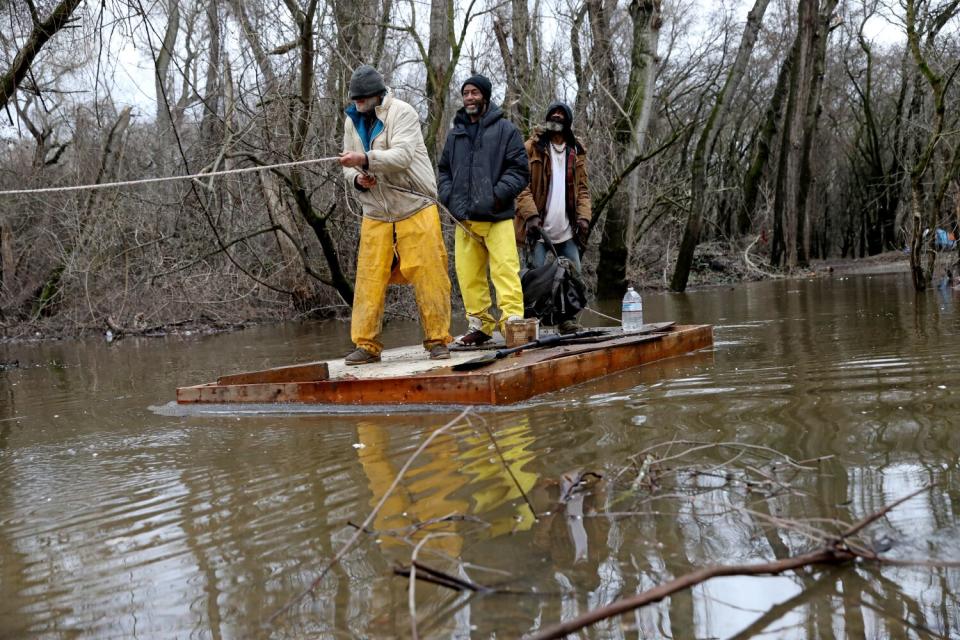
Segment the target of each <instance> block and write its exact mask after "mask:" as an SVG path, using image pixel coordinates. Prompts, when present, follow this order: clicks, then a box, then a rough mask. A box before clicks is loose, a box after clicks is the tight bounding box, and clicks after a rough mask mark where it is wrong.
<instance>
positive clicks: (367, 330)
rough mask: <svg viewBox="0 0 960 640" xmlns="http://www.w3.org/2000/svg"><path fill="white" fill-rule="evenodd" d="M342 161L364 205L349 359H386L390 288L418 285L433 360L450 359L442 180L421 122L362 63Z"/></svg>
mask: <svg viewBox="0 0 960 640" xmlns="http://www.w3.org/2000/svg"><path fill="white" fill-rule="evenodd" d="M350 99H351V100H352V101H353V103H352V104H351V105H350V106H349V107H347V109H346V114H347V117H346V119H345V121H344V132H343V153H341V154H340V164H341V165H343V175H344V177H345V178H346V180H347V184H348V185H349V187H350V188H351V189H353V190H354V193H356V194H357V197H358V198H359V200H360V203H361V204H362V205H363V222H362V223H361V226H360V251H359V255H358V256H357V279H356V284H355V286H354V293H353V315H352V318H351V324H350V337H351V339H352V340H353V342H354V344H355V345H356V349H355V350H354V351H353V352H352V353H351V354H349V355H348V356H347V357H346V358H345V359H344V362H345V363H346V364H348V365H360V364H367V363H370V362H379V361H380V353H381V351H383V343H382V342H381V341H380V330H381V327H382V324H383V307H384V299H385V297H386V293H387V285H388V284H389V283H391V282H394V283H407V282H409V283H410V284H412V285H413V287H414V292H415V295H416V300H417V308H418V309H419V311H420V324H421V326H422V327H423V333H424V340H423V347H424V349H426V350H427V351H428V352H429V354H430V358H432V359H434V360H437V359H445V358H449V357H450V351H449V350H448V349H447V344H448V343H449V342H451V340H452V338H451V337H450V278H449V276H448V275H447V250H446V247H444V245H443V236H442V235H441V232H440V213H439V211H438V210H437V206H436V204H434V200H436V197H437V182H436V178H435V177H434V173H433V167H432V165H431V164H430V158H429V156H428V155H427V148H426V146H425V145H424V143H423V134H422V133H421V131H420V118H419V117H418V116H417V112H416V111H415V110H414V109H413V107H411V106H410V105H409V104H407V103H406V102H403V101H402V100H398V99H397V98H395V97H394V96H393V94H392V93H391V92H390V91H389V90H388V89H387V87H386V85H385V84H384V82H383V76H381V75H380V73H378V72H377V70H376V69H374V68H373V67H371V66H370V65H362V66H360V67H358V68H357V69H356V71H354V72H353V76H352V77H351V78H350ZM391 187H399V189H394V188H391Z"/></svg>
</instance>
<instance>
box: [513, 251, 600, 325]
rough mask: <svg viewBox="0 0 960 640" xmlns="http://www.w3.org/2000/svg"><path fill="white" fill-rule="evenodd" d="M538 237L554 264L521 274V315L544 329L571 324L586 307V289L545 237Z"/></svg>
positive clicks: (571, 266)
mask: <svg viewBox="0 0 960 640" xmlns="http://www.w3.org/2000/svg"><path fill="white" fill-rule="evenodd" d="M540 237H541V239H542V241H543V243H544V244H545V245H546V247H547V248H548V249H550V251H551V252H553V260H548V261H547V263H546V264H544V265H543V266H542V267H536V268H534V269H527V270H526V271H523V272H522V273H521V274H520V285H521V287H522V288H523V315H524V317H526V318H539V319H540V323H541V324H544V325H559V324H560V323H561V322H563V321H565V320H574V319H575V318H576V317H577V314H579V313H580V312H581V311H583V309H584V308H585V307H586V306H587V286H586V284H584V282H583V278H581V277H580V273H579V272H578V271H577V269H576V268H575V267H574V266H573V264H572V263H571V262H570V260H569V259H568V258H566V257H564V256H561V255H558V254H557V250H556V248H554V246H553V243H552V242H550V240H549V239H547V237H546V236H545V235H544V234H542V233H541V234H540Z"/></svg>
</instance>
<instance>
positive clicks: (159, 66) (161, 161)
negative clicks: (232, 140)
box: [144, 0, 180, 173]
mask: <svg viewBox="0 0 960 640" xmlns="http://www.w3.org/2000/svg"><path fill="white" fill-rule="evenodd" d="M144 19H145V20H146V19H147V18H146V17H144ZM179 30H180V0H170V12H169V15H168V16H167V28H166V31H165V32H164V34H163V42H161V43H160V49H159V51H157V52H156V56H157V59H156V60H155V62H154V77H153V83H154V90H155V91H156V96H155V100H156V113H157V145H156V147H155V152H154V163H155V164H156V166H157V169H158V171H159V172H160V173H163V172H164V171H165V170H166V168H167V165H168V162H167V161H168V154H169V153H170V150H172V149H174V148H175V147H176V144H177V143H176V139H175V137H174V135H173V134H174V131H173V113H172V112H171V109H172V108H173V105H171V104H170V98H171V97H172V96H170V95H169V90H168V83H169V73H170V62H171V60H172V59H173V51H174V49H175V48H176V46H177V34H178V32H179Z"/></svg>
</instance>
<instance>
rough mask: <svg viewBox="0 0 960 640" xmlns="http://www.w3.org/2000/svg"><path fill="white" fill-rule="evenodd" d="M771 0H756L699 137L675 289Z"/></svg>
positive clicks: (684, 276)
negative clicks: (719, 142)
mask: <svg viewBox="0 0 960 640" xmlns="http://www.w3.org/2000/svg"><path fill="white" fill-rule="evenodd" d="M767 4H769V0H756V2H755V3H754V5H753V8H752V9H751V10H750V13H749V14H748V15H747V24H746V26H745V27H744V30H743V36H742V38H741V39H740V46H739V48H738V49H737V57H736V58H735V59H734V61H733V65H732V66H731V67H730V72H729V73H728V74H727V79H726V81H725V82H724V84H723V88H722V89H721V90H720V93H719V94H717V100H716V102H715V103H714V105H713V109H711V111H710V116H709V117H708V118H707V122H706V124H705V125H704V127H703V131H702V132H701V133H700V139H699V140H698V141H697V147H696V150H695V151H694V154H693V161H692V162H691V164H690V179H691V184H690V211H689V213H688V215H687V224H686V227H685V228H684V231H683V238H682V239H681V241H680V249H679V251H678V253H677V264H676V267H675V268H674V271H673V277H672V278H671V279H670V288H671V289H672V290H673V291H683V290H684V289H686V288H687V280H688V278H689V277H690V266H691V265H692V264H693V254H694V252H695V251H696V248H697V243H698V242H699V241H700V228H701V226H702V224H703V214H704V209H705V208H706V189H707V160H708V158H707V152H708V150H709V149H711V148H713V143H714V140H715V138H716V136H717V135H718V134H719V133H720V131H721V130H722V129H723V126H724V121H725V120H726V116H727V113H728V111H729V106H730V101H731V100H732V99H733V97H734V96H735V95H737V88H738V87H739V86H740V80H741V79H742V78H743V74H744V72H745V71H746V69H747V64H748V63H749V62H750V56H751V54H752V53H753V47H754V45H755V44H756V41H757V34H759V33H760V27H761V25H762V24H763V14H764V13H765V12H766V10H767Z"/></svg>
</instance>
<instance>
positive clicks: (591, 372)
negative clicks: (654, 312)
mask: <svg viewBox="0 0 960 640" xmlns="http://www.w3.org/2000/svg"><path fill="white" fill-rule="evenodd" d="M712 344H713V328H712V327H711V326H710V325H683V326H673V323H659V324H656V325H647V326H646V327H645V331H644V332H642V333H636V334H624V333H622V332H620V331H619V330H613V331H611V332H610V333H609V334H608V335H604V336H598V337H593V338H584V339H578V340H576V341H573V342H566V343H562V344H560V345H556V346H552V347H544V348H533V349H527V350H524V351H522V352H520V353H518V354H515V355H511V356H508V357H505V358H502V359H499V360H496V361H494V362H492V363H490V364H489V365H486V366H484V367H481V368H478V369H474V370H471V371H454V370H452V369H451V367H452V366H453V365H455V364H457V363H461V362H466V361H469V360H473V359H475V358H478V357H481V356H482V355H483V353H484V351H482V350H453V351H451V359H450V360H440V361H437V360H429V359H428V358H427V355H426V352H425V351H424V350H423V348H422V347H420V346H419V345H417V346H411V347H403V348H400V349H390V350H387V351H384V353H383V360H382V362H379V363H374V364H369V365H361V366H353V367H347V366H345V365H344V364H343V360H342V359H337V360H328V361H326V362H316V363H307V364H303V365H293V366H290V367H278V368H275V369H268V370H265V371H260V372H251V373H246V374H234V375H227V376H222V377H221V378H220V379H219V380H218V381H217V382H215V383H210V384H203V385H196V386H189V387H181V388H179V389H177V402H178V403H180V404H194V403H273V402H276V403H309V404H322V405H397V404H440V405H443V404H449V405H464V404H470V405H504V404H513V403H516V402H521V401H523V400H526V399H528V398H532V397H533V396H536V395H540V394H543V393H548V392H551V391H556V390H558V389H563V388H565V387H569V386H572V385H576V384H580V383H582V382H586V381H588V380H593V379H595V378H599V377H602V376H605V375H608V374H610V373H614V372H617V371H622V370H624V369H629V368H631V367H636V366H640V365H643V364H646V363H648V362H654V361H657V360H662V359H664V358H670V357H673V356H677V355H682V354H684V353H689V352H691V351H695V350H698V349H702V348H704V347H709V346H711V345H712Z"/></svg>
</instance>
